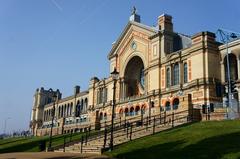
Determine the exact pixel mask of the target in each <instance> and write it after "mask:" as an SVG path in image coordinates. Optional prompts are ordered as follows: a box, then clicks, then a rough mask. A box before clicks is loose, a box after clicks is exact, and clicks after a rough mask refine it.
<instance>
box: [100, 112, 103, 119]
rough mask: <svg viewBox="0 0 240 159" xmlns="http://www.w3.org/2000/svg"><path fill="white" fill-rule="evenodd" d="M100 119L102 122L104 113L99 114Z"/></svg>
mask: <svg viewBox="0 0 240 159" xmlns="http://www.w3.org/2000/svg"><path fill="white" fill-rule="evenodd" d="M99 118H100V120H103V113H102V112H101V113H100V114H99Z"/></svg>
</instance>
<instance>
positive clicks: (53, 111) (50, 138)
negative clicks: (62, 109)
mask: <svg viewBox="0 0 240 159" xmlns="http://www.w3.org/2000/svg"><path fill="white" fill-rule="evenodd" d="M56 98H57V96H56V94H54V95H53V109H52V111H51V115H52V123H51V131H50V136H49V145H48V151H52V129H53V120H54V116H55V101H56Z"/></svg>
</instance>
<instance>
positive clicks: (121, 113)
mask: <svg viewBox="0 0 240 159" xmlns="http://www.w3.org/2000/svg"><path fill="white" fill-rule="evenodd" d="M122 116H123V110H122V109H120V110H119V117H122Z"/></svg>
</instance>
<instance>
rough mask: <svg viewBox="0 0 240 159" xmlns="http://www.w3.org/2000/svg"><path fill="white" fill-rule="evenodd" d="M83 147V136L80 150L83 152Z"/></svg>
mask: <svg viewBox="0 0 240 159" xmlns="http://www.w3.org/2000/svg"><path fill="white" fill-rule="evenodd" d="M82 147H83V136H82V137H81V145H80V151H81V153H82Z"/></svg>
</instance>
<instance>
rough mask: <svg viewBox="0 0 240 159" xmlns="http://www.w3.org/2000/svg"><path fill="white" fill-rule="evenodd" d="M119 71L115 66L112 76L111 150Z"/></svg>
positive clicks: (111, 147)
mask: <svg viewBox="0 0 240 159" xmlns="http://www.w3.org/2000/svg"><path fill="white" fill-rule="evenodd" d="M118 76H119V72H117V70H116V68H114V70H113V72H111V77H112V79H113V101H112V121H111V138H110V150H111V151H112V150H113V120H114V115H115V103H116V97H115V96H116V83H117V80H118Z"/></svg>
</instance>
